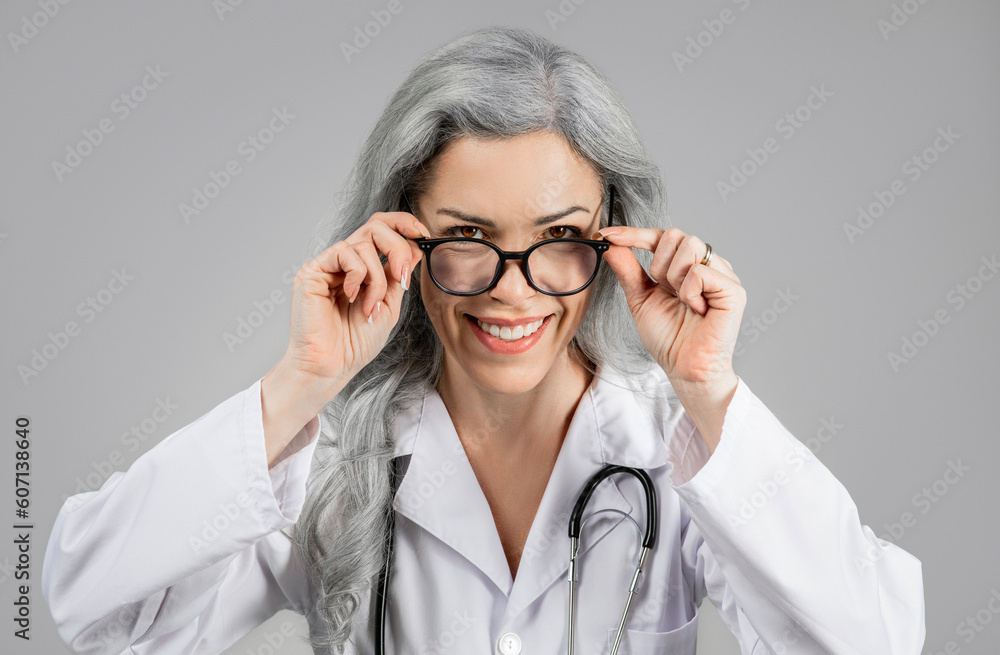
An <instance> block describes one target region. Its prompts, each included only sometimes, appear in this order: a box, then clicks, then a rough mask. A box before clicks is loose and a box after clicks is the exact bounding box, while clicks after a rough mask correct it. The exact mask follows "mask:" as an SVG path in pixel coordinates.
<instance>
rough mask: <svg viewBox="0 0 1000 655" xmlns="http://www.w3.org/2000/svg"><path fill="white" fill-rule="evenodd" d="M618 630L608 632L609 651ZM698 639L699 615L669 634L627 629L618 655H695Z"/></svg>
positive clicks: (623, 634) (613, 629)
mask: <svg viewBox="0 0 1000 655" xmlns="http://www.w3.org/2000/svg"><path fill="white" fill-rule="evenodd" d="M617 635H618V628H612V629H611V630H608V650H607V651H606V652H608V653H610V652H611V647H612V646H614V645H615V637H616V636H617ZM697 638H698V615H697V614H695V615H694V616H693V617H692V618H691V620H690V621H688V622H687V623H685V624H684V625H682V626H681V627H679V628H676V629H674V630H670V631H669V632H643V631H642V630H629V629H628V628H625V631H624V632H623V633H622V643H621V644H620V645H619V646H618V655H695V644H696V643H697Z"/></svg>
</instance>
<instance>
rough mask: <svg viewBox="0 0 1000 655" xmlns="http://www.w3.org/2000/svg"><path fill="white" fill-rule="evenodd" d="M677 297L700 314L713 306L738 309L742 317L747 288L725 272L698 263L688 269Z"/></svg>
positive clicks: (705, 312)
mask: <svg viewBox="0 0 1000 655" xmlns="http://www.w3.org/2000/svg"><path fill="white" fill-rule="evenodd" d="M677 298H678V299H679V300H680V301H681V302H683V303H684V304H685V305H687V306H688V307H690V308H691V309H693V310H694V311H695V312H697V313H698V314H699V315H700V316H704V315H705V314H707V313H708V310H709V308H712V309H719V310H722V311H738V312H740V316H741V317H742V311H743V310H742V308H743V307H744V306H745V305H746V290H745V289H744V288H743V287H742V286H740V285H739V284H738V283H737V282H736V281H735V280H733V279H732V278H731V277H729V276H728V275H726V274H725V273H722V272H721V271H717V270H714V269H712V268H711V267H709V266H705V265H704V264H698V265H696V266H692V267H691V268H690V269H688V273H687V275H686V276H685V278H684V281H683V282H681V285H680V288H679V289H678V290H677Z"/></svg>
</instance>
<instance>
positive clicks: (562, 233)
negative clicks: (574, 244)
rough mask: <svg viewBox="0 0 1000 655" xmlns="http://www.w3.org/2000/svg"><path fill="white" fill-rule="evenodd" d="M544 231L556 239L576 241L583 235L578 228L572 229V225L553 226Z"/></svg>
mask: <svg viewBox="0 0 1000 655" xmlns="http://www.w3.org/2000/svg"><path fill="white" fill-rule="evenodd" d="M546 231H547V232H551V233H552V236H554V237H555V238H556V239H566V238H570V239H578V238H580V236H582V234H583V233H582V232H580V230H579V228H576V227H573V226H572V225H555V226H553V227H550V228H549V229H548V230H546Z"/></svg>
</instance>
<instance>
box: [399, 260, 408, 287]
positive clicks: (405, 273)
mask: <svg viewBox="0 0 1000 655" xmlns="http://www.w3.org/2000/svg"><path fill="white" fill-rule="evenodd" d="M409 274H410V267H409V266H406V267H404V268H403V277H402V279H401V280H400V281H399V283H400V284H401V285H402V287H403V291H406V290H407V289H409V288H410V285H409V284H407V283H406V281H407V277H408V276H409Z"/></svg>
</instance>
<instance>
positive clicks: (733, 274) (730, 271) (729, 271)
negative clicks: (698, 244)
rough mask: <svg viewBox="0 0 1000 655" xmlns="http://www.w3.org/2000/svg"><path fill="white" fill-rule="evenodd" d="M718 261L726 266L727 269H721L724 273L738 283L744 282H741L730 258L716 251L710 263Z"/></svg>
mask: <svg viewBox="0 0 1000 655" xmlns="http://www.w3.org/2000/svg"><path fill="white" fill-rule="evenodd" d="M717 261H718V262H721V263H722V264H723V265H724V266H725V269H721V268H720V269H719V270H721V271H722V272H723V273H725V274H726V275H728V276H729V277H731V278H733V279H734V280H736V282H737V283H738V284H742V282H740V277H739V276H738V275H736V271H734V270H733V265H732V264H731V263H729V260H728V259H726V258H725V257H722V256H721V255H719V254H718V253H715V254H713V255H712V261H711V262H709V265H713V264H715V262H717Z"/></svg>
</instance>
